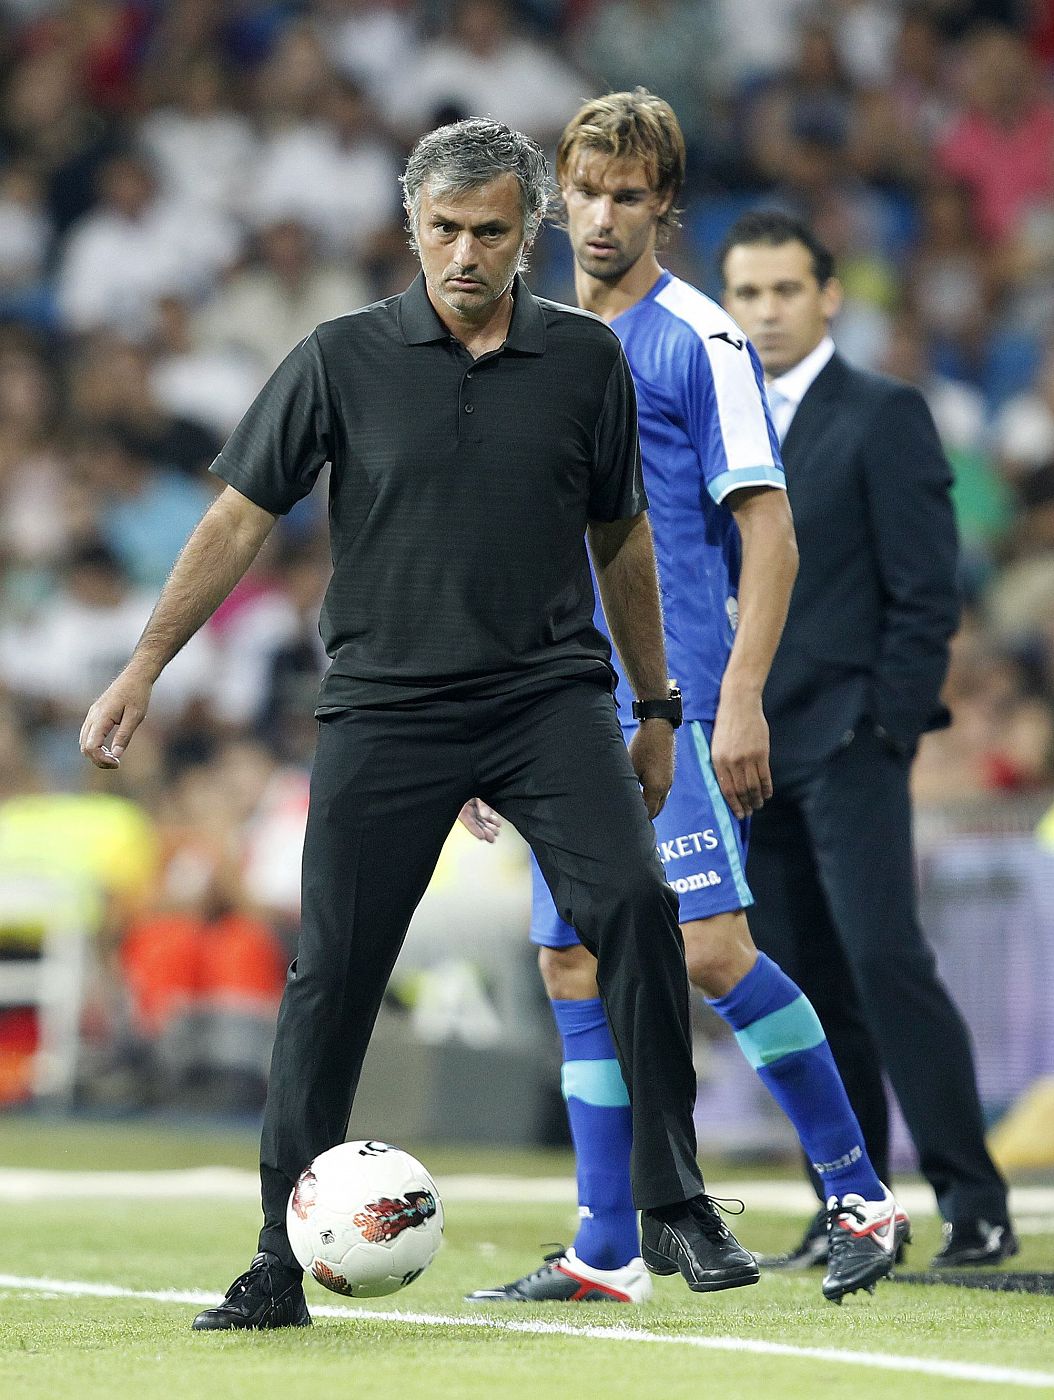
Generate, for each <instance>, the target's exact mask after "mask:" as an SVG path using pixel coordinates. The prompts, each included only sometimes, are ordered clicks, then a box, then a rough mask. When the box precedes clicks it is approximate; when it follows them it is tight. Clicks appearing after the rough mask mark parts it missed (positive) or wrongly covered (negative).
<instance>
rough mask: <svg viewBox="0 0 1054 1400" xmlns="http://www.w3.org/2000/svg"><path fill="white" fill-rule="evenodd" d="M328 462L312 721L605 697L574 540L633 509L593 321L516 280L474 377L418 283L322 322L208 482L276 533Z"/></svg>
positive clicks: (617, 366) (616, 394)
mask: <svg viewBox="0 0 1054 1400" xmlns="http://www.w3.org/2000/svg"><path fill="white" fill-rule="evenodd" d="M327 461H328V462H330V463H331V464H332V470H331V475H330V501H329V516H330V531H331V549H332V555H333V577H332V579H331V581H330V585H329V589H328V591H327V593H326V599H325V603H324V605H323V608H322V618H321V632H322V638H323V641H324V642H325V644H326V650H327V652H328V653H329V655H330V657H331V658H332V665H331V666H330V669H329V671H328V673H327V675H326V678H325V680H324V681H323V683H322V691H321V695H320V698H319V711H320V712H328V711H331V710H334V709H343V708H345V707H348V706H358V705H376V704H390V703H393V702H396V701H399V700H407V699H418V698H423V697H428V696H436V695H454V694H469V693H484V692H486V693H496V692H499V691H500V690H503V689H512V688H515V687H518V686H521V685H524V684H528V683H533V682H535V681H537V680H539V679H548V678H550V677H555V676H574V675H590V674H592V675H595V676H597V677H598V678H599V679H602V680H603V681H604V682H605V683H608V684H610V682H611V678H612V672H611V666H610V648H609V646H608V644H607V642H606V640H605V639H604V638H603V637H602V636H601V634H600V633H599V632H598V631H597V630H596V628H595V627H594V626H593V610H594V594H593V583H592V578H591V575H590V570H589V563H588V559H587V555H586V548H585V539H584V536H585V529H586V524H587V522H588V521H590V520H595V521H606V520H617V519H623V518H627V517H631V516H634V515H637V514H639V513H640V512H641V511H642V510H644V509H645V508H646V506H647V499H646V497H645V494H644V486H643V481H642V477H641V468H640V451H639V447H638V442H637V412H636V401H635V398H634V393H633V382H632V379H631V378H630V371H629V366H628V365H627V363H626V360H625V357H624V355H623V354H622V348H621V346H620V344H619V341H618V338H617V336H616V335H615V334H614V332H613V331H611V330H610V329H609V328H608V327H607V326H606V325H605V324H604V323H603V322H602V321H600V320H598V319H597V318H596V317H594V316H590V315H587V314H586V313H584V312H581V311H576V310H574V309H572V308H571V307H566V306H560V305H558V304H556V303H555V302H550V301H544V300H542V299H540V298H537V297H535V296H533V295H532V294H531V292H530V291H529V289H528V288H527V287H526V286H525V284H524V283H523V282H522V280H520V279H517V281H516V285H515V304H514V309H513V315H512V322H511V324H510V326H509V333H508V337H507V339H506V341H505V344H504V345H503V346H502V347H501V349H499V350H496V351H494V352H493V353H491V354H488V355H483V356H481V357H480V358H479V359H477V360H473V359H472V357H471V355H469V353H468V351H467V350H466V349H465V348H464V346H463V345H461V344H460V342H459V341H457V340H455V339H454V338H453V337H452V336H451V335H450V333H449V331H448V330H447V329H446V327H445V326H444V325H443V323H442V322H441V321H440V319H439V317H438V316H437V315H436V313H435V310H434V309H433V307H432V304H431V302H430V301H429V299H428V293H427V290H426V288H425V283H424V278H423V277H421V276H419V277H418V278H417V280H416V281H415V282H414V283H413V285H412V286H411V287H410V288H409V289H408V290H407V291H406V292H404V293H403V294H402V295H401V296H397V297H392V298H390V299H388V300H387V301H381V302H377V303H376V304H374V305H373V306H367V307H365V308H364V309H363V310H361V311H355V312H353V313H352V314H351V315H350V316H342V317H340V318H339V319H338V320H335V321H327V322H325V323H324V324H323V325H321V326H319V327H318V329H317V330H316V331H315V332H314V333H313V334H312V335H309V336H308V338H307V339H306V340H305V341H303V343H302V344H300V345H298V346H297V348H296V349H295V350H294V351H293V352H292V353H291V354H290V355H289V356H288V357H287V358H286V359H285V360H284V361H283V363H282V364H281V365H280V366H279V367H278V369H277V370H276V371H275V373H274V374H273V375H272V377H271V379H270V381H269V382H268V383H267V384H266V385H265V387H264V388H263V389H262V391H261V392H260V394H259V396H258V397H257V399H256V402H255V403H254V404H253V405H252V407H251V408H250V409H249V410H248V412H247V413H246V415H245V417H244V418H243V419H242V421H241V422H240V423H239V424H238V426H237V428H236V429H235V430H234V432H233V434H232V435H231V437H230V440H229V441H228V442H227V444H226V446H225V447H224V448H223V451H222V452H221V453H220V455H219V457H217V459H216V461H215V462H214V463H213V465H212V470H213V471H214V472H215V473H216V475H217V476H220V477H222V478H223V480H224V481H226V482H229V483H230V485H231V486H233V487H235V488H236V490H238V491H240V492H241V493H242V494H243V495H244V496H247V497H248V498H249V499H250V500H251V501H254V502H255V503H256V504H257V505H259V506H262V507H263V508H264V510H268V511H271V512H272V513H273V514H275V515H281V514H283V513H284V512H285V511H287V510H289V508H290V507H291V506H292V505H294V504H295V502H296V501H298V500H299V499H300V498H301V497H302V496H305V495H306V494H307V493H308V492H309V491H310V490H311V487H312V485H313V484H314V482H315V479H316V477H317V476H318V473H319V471H320V469H321V468H322V466H323V465H324V463H326V462H327Z"/></svg>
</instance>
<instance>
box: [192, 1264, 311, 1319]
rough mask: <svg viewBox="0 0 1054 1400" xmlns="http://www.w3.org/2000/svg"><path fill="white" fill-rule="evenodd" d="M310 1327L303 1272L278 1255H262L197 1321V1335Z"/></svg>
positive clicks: (198, 1316)
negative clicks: (220, 1299) (221, 1299)
mask: <svg viewBox="0 0 1054 1400" xmlns="http://www.w3.org/2000/svg"><path fill="white" fill-rule="evenodd" d="M310 1326H311V1314H310V1313H309V1312H308V1310H307V1299H306V1298H305V1297H304V1285H303V1282H302V1279H301V1274H300V1270H299V1269H290V1268H289V1267H288V1266H287V1265H285V1264H283V1263H282V1261H281V1260H280V1259H278V1258H277V1257H276V1256H275V1255H274V1254H258V1255H257V1256H256V1258H255V1259H254V1260H253V1262H252V1263H251V1264H250V1265H249V1267H248V1269H247V1270H246V1271H245V1273H244V1274H242V1276H241V1277H240V1278H236V1279H235V1280H234V1282H233V1283H232V1284H231V1286H230V1288H228V1289H227V1296H226V1297H225V1298H224V1300H223V1302H222V1303H220V1304H219V1305H218V1306H217V1307H215V1308H206V1309H205V1311H204V1312H200V1313H198V1315H197V1317H196V1318H195V1319H194V1331H195V1332H229V1331H232V1330H235V1329H237V1328H252V1329H258V1328H264V1327H310Z"/></svg>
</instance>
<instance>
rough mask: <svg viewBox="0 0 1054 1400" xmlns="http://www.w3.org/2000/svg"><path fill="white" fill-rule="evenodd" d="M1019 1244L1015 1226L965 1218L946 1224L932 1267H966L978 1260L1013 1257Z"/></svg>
mask: <svg viewBox="0 0 1054 1400" xmlns="http://www.w3.org/2000/svg"><path fill="white" fill-rule="evenodd" d="M1019 1248H1020V1245H1019V1244H1018V1242H1017V1236H1016V1235H1015V1234H1014V1230H1013V1226H1011V1225H1009V1224H1006V1223H1005V1222H1004V1224H1002V1225H992V1224H991V1223H990V1222H989V1221H987V1220H963V1221H959V1222H958V1223H956V1222H954V1221H953V1222H952V1223H950V1224H946V1225H945V1226H944V1243H943V1244H942V1245H941V1247H940V1249H939V1250H938V1251H937V1253H936V1254H935V1255H934V1256H933V1258H932V1259H931V1260H930V1268H931V1269H964V1268H967V1269H968V1268H973V1267H976V1266H977V1265H979V1264H1001V1263H1002V1262H1003V1261H1004V1259H1012V1258H1013V1257H1014V1255H1015V1254H1016V1253H1017V1252H1018V1250H1019Z"/></svg>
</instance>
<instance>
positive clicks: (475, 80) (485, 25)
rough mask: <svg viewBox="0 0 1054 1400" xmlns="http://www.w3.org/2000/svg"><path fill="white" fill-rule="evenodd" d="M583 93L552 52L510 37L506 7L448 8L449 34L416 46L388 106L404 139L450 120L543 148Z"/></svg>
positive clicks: (478, 0) (464, 4)
mask: <svg viewBox="0 0 1054 1400" xmlns="http://www.w3.org/2000/svg"><path fill="white" fill-rule="evenodd" d="M588 86H589V84H588V83H587V82H586V81H585V80H584V79H583V78H581V77H580V76H579V75H578V74H577V73H576V72H575V71H574V70H573V69H572V68H570V67H568V65H567V64H566V63H564V61H563V60H562V59H561V58H560V57H559V56H558V55H557V53H556V52H555V51H554V50H553V49H551V48H547V47H546V46H544V45H543V44H541V43H539V42H538V41H537V40H535V39H531V38H528V37H526V36H525V35H523V34H521V33H519V32H518V31H517V28H516V25H515V23H514V19H513V13H512V9H511V8H510V6H509V4H508V3H507V0H455V3H454V5H453V7H452V12H451V17H450V24H449V28H448V29H447V31H446V32H445V33H443V34H442V35H441V36H440V37H439V38H437V39H433V40H431V41H430V42H428V43H426V44H424V45H423V46H422V48H421V50H420V52H419V54H418V55H417V58H416V61H415V62H412V63H410V64H408V65H407V66H406V68H405V69H404V70H403V73H402V77H401V81H400V82H399V83H398V84H397V86H396V87H395V88H393V89H392V91H391V92H390V93H389V101H390V103H391V110H392V114H393V118H394V120H395V122H396V123H397V124H398V125H399V126H400V127H401V129H402V130H404V131H405V132H407V133H409V134H411V135H412V134H414V133H417V132H420V131H422V130H426V129H427V128H428V127H430V126H435V125H436V124H437V123H438V122H440V121H448V120H450V119H451V118H453V117H466V116H492V117H496V118H497V119H498V120H499V121H503V122H507V123H508V124H509V125H510V126H513V127H515V128H517V130H520V131H524V132H526V133H527V135H528V136H532V137H534V138H535V139H536V140H537V141H539V142H541V143H542V144H545V143H547V142H551V141H553V140H555V138H556V136H557V133H558V132H559V131H560V129H561V128H562V126H563V124H564V122H565V121H566V120H567V118H568V117H569V116H570V115H571V113H572V112H573V111H574V109H575V108H576V107H577V106H578V104H579V102H580V101H581V99H582V96H583V94H584V90H585V89H586V88H587V87H588Z"/></svg>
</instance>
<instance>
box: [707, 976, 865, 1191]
mask: <svg viewBox="0 0 1054 1400" xmlns="http://www.w3.org/2000/svg"><path fill="white" fill-rule="evenodd" d="M710 1005H711V1006H712V1007H713V1008H714V1010H715V1011H716V1012H717V1014H718V1015H719V1016H721V1017H723V1018H724V1020H726V1021H727V1022H728V1024H729V1025H730V1026H731V1027H732V1029H733V1030H734V1031H735V1033H736V1040H738V1041H739V1048H740V1049H741V1050H742V1051H743V1054H744V1055H746V1057H747V1059H748V1060H749V1061H750V1063H751V1064H752V1065H753V1066H754V1068H755V1069H756V1070H757V1072H758V1074H759V1076H760V1077H761V1080H762V1082H763V1083H764V1085H765V1087H766V1088H767V1089H768V1091H769V1093H770V1094H771V1095H772V1097H773V1098H774V1099H775V1100H776V1102H777V1103H778V1104H779V1106H780V1108H782V1109H783V1111H784V1113H785V1114H786V1115H787V1117H788V1118H789V1119H790V1121H791V1122H792V1123H793V1124H794V1128H795V1130H796V1132H797V1134H798V1137H799V1139H800V1141H801V1145H802V1147H803V1148H804V1149H805V1152H806V1153H807V1155H808V1158H809V1161H810V1162H811V1163H812V1164H813V1166H814V1167H815V1169H816V1171H817V1173H818V1174H819V1176H820V1177H821V1179H822V1180H823V1184H824V1188H825V1191H826V1194H827V1195H828V1196H844V1195H846V1194H847V1193H848V1192H850V1191H853V1192H856V1193H857V1194H858V1195H860V1196H863V1198H864V1200H865V1201H880V1200H881V1199H882V1195H883V1192H882V1184H881V1182H880V1181H879V1179H878V1177H877V1176H876V1175H875V1169H874V1167H873V1166H872V1165H871V1159H870V1158H869V1157H868V1155H867V1149H866V1148H865V1147H864V1137H863V1134H862V1133H861V1131H860V1124H859V1123H858V1122H857V1121H856V1114H855V1113H854V1112H853V1110H852V1108H851V1107H850V1104H849V1099H848V1098H847V1096H846V1092H845V1088H844V1086H843V1084H842V1078H841V1075H840V1074H839V1073H838V1069H837V1067H836V1065H835V1063H834V1056H833V1055H832V1054H831V1047H830V1046H829V1045H828V1044H827V1037H826V1036H825V1035H824V1031H823V1027H822V1026H821V1025H820V1018H819V1017H818V1016H817V1014H816V1012H815V1011H814V1010H813V1008H812V1003H811V1002H810V1001H809V1000H808V998H807V997H805V996H804V995H803V994H802V992H801V991H800V990H799V988H798V986H797V985H796V984H795V983H794V982H792V981H791V979H790V978H789V977H788V976H787V974H786V973H785V972H784V971H783V970H782V969H781V968H780V967H778V966H777V965H776V963H774V962H773V961H772V959H771V958H767V957H766V956H765V954H764V953H759V954H758V960H757V962H756V963H755V964H754V966H753V967H752V968H751V969H750V971H749V972H748V973H747V975H746V976H745V977H744V978H743V980H742V981H741V982H739V983H737V985H736V986H735V987H733V988H732V990H731V991H730V992H729V993H728V994H727V995H726V996H723V997H718V998H717V999H716V1000H715V1001H711V1002H710Z"/></svg>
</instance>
